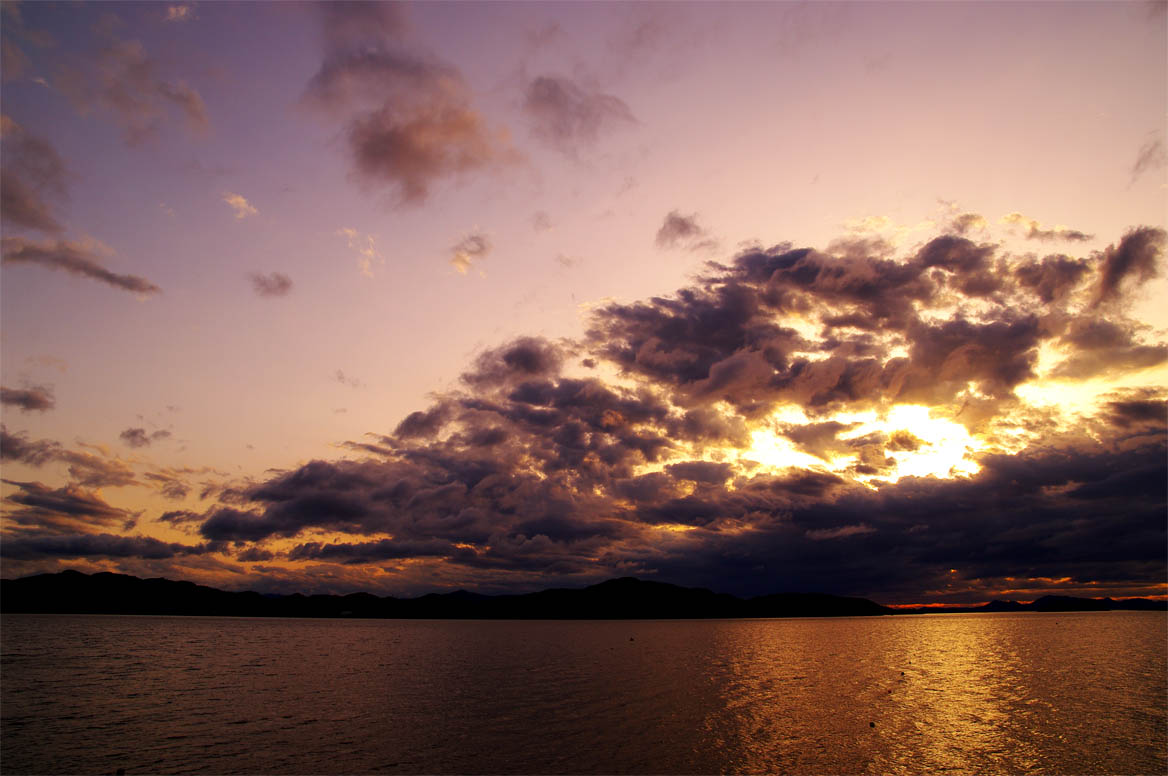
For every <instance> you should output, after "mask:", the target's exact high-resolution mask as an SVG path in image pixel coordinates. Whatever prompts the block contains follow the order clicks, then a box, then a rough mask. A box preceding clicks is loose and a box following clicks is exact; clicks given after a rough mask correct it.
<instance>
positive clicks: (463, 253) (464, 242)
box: [450, 231, 491, 275]
mask: <svg viewBox="0 0 1168 776" xmlns="http://www.w3.org/2000/svg"><path fill="white" fill-rule="evenodd" d="M450 252H451V256H450V263H451V264H452V265H454V268H455V269H456V270H458V272H459V274H462V275H465V274H466V273H467V271H468V270H469V269H470V268H471V265H473V264H474V263H475V262H479V261H482V260H483V259H485V258H486V257H487V254H489V253H490V252H491V241H490V240H489V239H488V238H487V236H486V235H485V234H483V233H482V232H477V231H476V232H472V233H471V234H468V235H467V236H466V237H464V238H462V239H461V240H460V241H459V242H458V244H457V245H455V246H454V247H453V248H451V249H450Z"/></svg>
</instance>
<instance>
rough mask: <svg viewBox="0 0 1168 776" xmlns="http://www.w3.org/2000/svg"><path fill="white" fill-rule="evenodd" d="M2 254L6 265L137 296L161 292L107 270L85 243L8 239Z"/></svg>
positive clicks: (1, 242) (147, 283) (0, 245)
mask: <svg viewBox="0 0 1168 776" xmlns="http://www.w3.org/2000/svg"><path fill="white" fill-rule="evenodd" d="M0 252H2V254H3V262H4V263H5V264H35V265H39V266H42V267H48V268H49V269H56V270H61V271H63V272H68V273H70V274H72V275H78V276H80V277H85V278H91V279H93V280H96V281H98V282H101V283H105V284H107V285H110V286H113V287H114V288H120V289H122V290H124V291H132V292H134V293H137V294H157V293H160V292H161V291H162V289H161V288H159V287H158V286H156V285H154V284H153V283H151V282H150V281H149V280H146V278H142V277H139V276H137V275H119V274H118V273H116V272H112V271H110V270H108V269H106V268H105V267H104V266H102V264H101V262H100V261H99V260H98V257H97V255H96V254H95V253H94V251H93V249H92V248H90V247H89V246H87V245H84V244H82V243H76V242H68V241H65V240H57V241H56V242H53V241H48V242H39V243H38V242H33V241H31V240H26V239H24V238H23V237H5V238H3V240H0Z"/></svg>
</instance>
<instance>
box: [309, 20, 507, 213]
mask: <svg viewBox="0 0 1168 776" xmlns="http://www.w3.org/2000/svg"><path fill="white" fill-rule="evenodd" d="M322 29H323V33H324V42H325V57H324V61H323V63H322V64H321V67H320V70H319V71H317V73H316V75H314V76H313V77H312V79H311V80H310V81H309V84H308V88H307V90H306V93H305V101H306V102H307V103H308V104H309V105H311V106H314V107H315V108H317V109H319V110H321V111H323V112H324V113H326V114H327V115H329V116H332V117H335V118H339V119H340V120H341V121H343V122H344V124H345V135H346V137H347V139H348V144H349V151H350V154H351V157H352V162H353V170H354V173H355V174H356V176H357V177H358V178H360V179H361V180H363V181H364V182H366V183H367V184H372V185H389V186H391V187H393V188H394V189H395V190H396V193H397V199H398V201H399V202H400V203H403V204H417V203H420V202H422V201H424V200H425V199H426V198H427V197H428V196H429V193H430V189H431V187H432V186H433V185H434V184H435V183H437V182H438V181H440V180H444V179H447V178H451V177H455V176H458V175H460V174H462V173H467V172H472V171H477V170H483V169H487V168H490V167H493V166H496V165H499V164H504V163H507V162H510V161H512V160H513V159H514V158H515V154H514V152H513V151H512V149H511V147H510V144H509V142H508V141H507V139H506V135H505V134H503V133H498V132H494V131H492V130H490V129H489V128H488V127H487V125H486V122H485V120H484V119H483V117H482V116H481V115H480V114H479V113H478V112H477V111H475V110H474V109H473V108H472V107H471V98H470V90H469V88H468V87H467V85H466V83H465V81H464V80H463V78H462V75H461V74H460V73H459V72H458V71H457V70H456V69H455V68H453V67H451V66H449V65H447V64H444V63H442V62H439V61H437V60H436V59H434V58H433V57H430V56H426V55H423V54H419V53H415V52H412V51H410V50H408V46H407V45H406V43H405V41H403V40H402V39H400V35H399V34H400V33H401V32H402V31H403V30H404V25H403V24H402V19H401V17H400V16H399V15H398V12H397V11H396V10H393V7H391V6H387V7H385V8H378V7H376V6H372V5H364V4H359V3H354V4H335V6H334V4H328V10H326V11H323V12H322Z"/></svg>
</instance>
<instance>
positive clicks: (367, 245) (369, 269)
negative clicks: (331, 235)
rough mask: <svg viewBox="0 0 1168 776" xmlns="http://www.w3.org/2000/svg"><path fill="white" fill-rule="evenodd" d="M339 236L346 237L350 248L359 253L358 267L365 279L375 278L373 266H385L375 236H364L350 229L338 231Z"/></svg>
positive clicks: (345, 228)
mask: <svg viewBox="0 0 1168 776" xmlns="http://www.w3.org/2000/svg"><path fill="white" fill-rule="evenodd" d="M337 234H338V235H340V236H341V237H344V238H345V239H346V240H347V241H348V243H349V248H350V249H352V250H354V251H356V252H357V257H358V258H357V267H358V269H360V270H361V274H362V275H364V276H365V277H369V278H371V277H373V265H375V264H378V265H381V264H385V257H384V256H382V255H381V251H379V250H377V243H376V242H375V241H374V239H373V235H371V234H364V235H363V234H361V233H360V232H358V231H357V230H356V229H351V228H349V227H344V228H342V229H338V230H337Z"/></svg>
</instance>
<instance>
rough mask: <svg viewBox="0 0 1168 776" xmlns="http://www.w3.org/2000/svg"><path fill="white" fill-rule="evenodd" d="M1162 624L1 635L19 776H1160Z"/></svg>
mask: <svg viewBox="0 0 1168 776" xmlns="http://www.w3.org/2000/svg"><path fill="white" fill-rule="evenodd" d="M1166 623H1168V618H1166V617H1165V615H1163V614H1160V613H1136V612H1105V613H1090V614H981V615H926V616H918V617H895V618H890V617H883V618H842V619H826V620H758V621H749V620H739V621H735V620H728V621H709V622H701V621H699V622H693V621H689V622H679V621H672V622H668V621H667V622H659V621H658V622H530V623H523V622H436V621H349V620H329V621H314V620H255V619H232V618H167V617H93V616H38V615H6V616H5V617H4V618H3V628H2V631H0V635H2V638H3V649H2V654H0V671H2V676H0V689H2V692H3V703H2V705H0V716H2V722H3V729H2V739H3V768H4V772H5V773H21V772H40V773H67V772H68V773H72V772H94V773H113V772H114V771H116V770H117V769H118V768H125V769H126V771H127V773H129V774H134V773H146V772H173V773H188V772H204V773H353V772H374V771H376V772H402V773H418V772H424V773H440V772H445V773H482V772H494V773H533V772H538V773H589V772H591V773H597V772H602V773H727V772H766V773H773V772H787V773H808V774H810V773H872V774H876V773H890V774H897V773H921V772H929V773H934V772H940V771H946V772H956V773H1011V774H1012V773H1023V772H1027V773H1030V772H1035V773H1163V772H1166V771H1168V732H1166V728H1165V723H1166V719H1168V709H1166V705H1168V704H1166V699H1165V693H1166V689H1168V676H1166V667H1168V655H1166V650H1168V646H1166V641H1165V626H1166Z"/></svg>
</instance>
